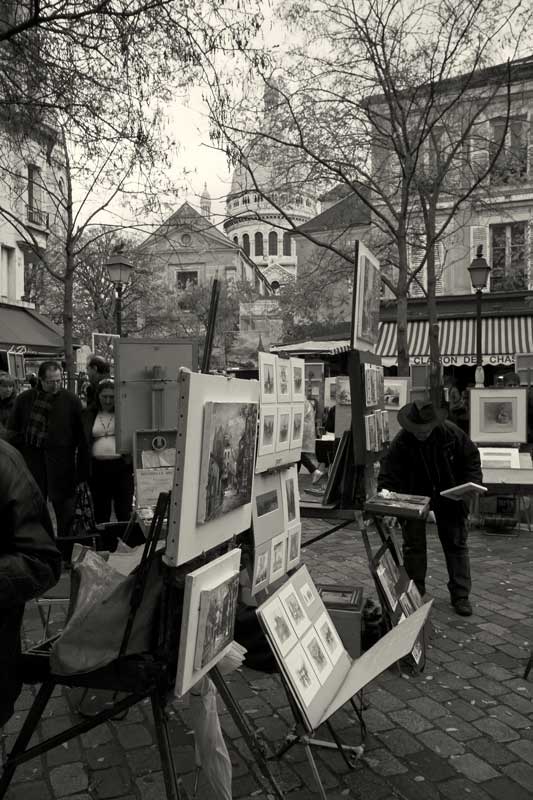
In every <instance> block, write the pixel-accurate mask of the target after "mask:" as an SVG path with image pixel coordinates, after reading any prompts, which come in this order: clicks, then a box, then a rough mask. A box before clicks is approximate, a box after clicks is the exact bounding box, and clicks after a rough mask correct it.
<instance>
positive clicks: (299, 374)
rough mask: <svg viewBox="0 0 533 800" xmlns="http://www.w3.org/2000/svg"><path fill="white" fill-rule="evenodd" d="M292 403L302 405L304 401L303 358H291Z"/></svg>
mask: <svg viewBox="0 0 533 800" xmlns="http://www.w3.org/2000/svg"><path fill="white" fill-rule="evenodd" d="M290 362H291V376H292V381H291V385H292V402H293V403H303V402H304V400H305V361H304V360H303V358H291V359H290Z"/></svg>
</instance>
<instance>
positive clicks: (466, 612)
mask: <svg viewBox="0 0 533 800" xmlns="http://www.w3.org/2000/svg"><path fill="white" fill-rule="evenodd" d="M453 607H454V609H455V613H456V614H459V615H460V616H461V617H471V616H472V604H471V603H470V600H469V599H468V597H460V598H459V600H454V601H453Z"/></svg>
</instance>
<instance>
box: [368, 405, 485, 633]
mask: <svg viewBox="0 0 533 800" xmlns="http://www.w3.org/2000/svg"><path fill="white" fill-rule="evenodd" d="M445 414H446V412H445V411H444V410H442V409H435V408H434V406H433V405H432V404H431V403H429V402H426V401H416V402H414V403H408V404H407V405H406V406H404V407H403V408H401V409H400V411H399V412H398V422H399V423H400V425H401V427H402V430H401V431H399V433H398V434H397V435H396V437H395V438H394V440H393V442H392V444H391V446H390V448H389V450H388V452H387V454H386V456H385V458H384V459H383V461H382V463H381V471H380V474H379V478H378V490H379V491H380V490H381V489H389V490H390V491H394V492H401V493H404V494H417V495H427V496H428V497H430V498H431V506H430V507H431V509H432V510H433V512H434V513H435V520H436V523H437V531H438V534H439V538H440V541H441V544H442V549H443V550H444V556H445V558H446V566H447V568H448V576H449V581H448V589H449V592H450V598H451V602H452V605H453V607H454V609H455V611H456V612H457V613H458V614H460V615H461V616H465V617H467V616H470V615H471V614H472V606H471V604H470V600H469V595H470V589H471V578H470V559H469V555H468V545H467V531H466V526H465V521H466V518H467V516H468V510H469V508H468V503H467V502H466V501H467V500H469V494H468V493H467V494H463V499H460V500H456V499H450V498H447V497H442V496H441V492H442V491H444V490H445V489H451V488H452V487H453V486H458V485H460V484H464V483H468V482H470V481H471V482H472V483H477V484H481V482H482V480H483V477H482V472H481V463H480V458H479V451H478V449H477V447H476V445H475V444H474V443H473V442H472V441H471V439H470V438H469V437H468V436H467V435H466V433H464V432H463V431H462V430H461V429H460V428H458V427H457V425H454V424H453V422H449V421H448V420H446V419H445ZM402 527H403V557H404V564H405V569H406V570H407V574H408V575H409V577H410V578H412V580H413V581H414V582H415V583H416V585H417V588H418V591H419V592H420V594H421V595H423V594H425V591H426V585H425V580H426V571H427V554H426V530H425V522H424V521H422V520H416V519H409V520H405V521H404V522H403V526H402Z"/></svg>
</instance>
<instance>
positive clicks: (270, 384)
mask: <svg viewBox="0 0 533 800" xmlns="http://www.w3.org/2000/svg"><path fill="white" fill-rule="evenodd" d="M258 360H259V384H260V392H261V403H277V401H278V375H277V356H275V355H274V353H259V354H258Z"/></svg>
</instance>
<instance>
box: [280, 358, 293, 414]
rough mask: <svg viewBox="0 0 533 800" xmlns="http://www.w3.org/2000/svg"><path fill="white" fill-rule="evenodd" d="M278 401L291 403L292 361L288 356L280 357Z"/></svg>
mask: <svg viewBox="0 0 533 800" xmlns="http://www.w3.org/2000/svg"><path fill="white" fill-rule="evenodd" d="M277 370H278V403H290V401H291V398H292V379H291V378H292V373H291V362H290V360H289V359H288V358H278V361H277Z"/></svg>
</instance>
